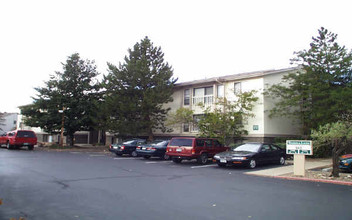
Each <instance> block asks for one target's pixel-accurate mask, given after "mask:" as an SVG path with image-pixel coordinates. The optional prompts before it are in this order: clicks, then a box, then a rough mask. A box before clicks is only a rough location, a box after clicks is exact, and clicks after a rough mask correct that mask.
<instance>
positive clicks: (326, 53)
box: [265, 28, 352, 135]
mask: <svg viewBox="0 0 352 220" xmlns="http://www.w3.org/2000/svg"><path fill="white" fill-rule="evenodd" d="M318 32H319V35H318V36H317V37H313V38H312V39H313V41H312V43H311V44H310V48H309V49H308V50H302V51H299V52H296V53H295V55H296V57H295V58H293V59H292V63H293V64H298V65H299V66H301V67H302V68H301V70H300V71H298V72H297V73H291V74H289V75H287V76H285V77H284V78H283V83H280V84H276V85H273V86H271V87H270V88H269V89H268V90H267V91H266V92H265V94H266V95H269V96H272V97H274V98H277V100H278V102H277V104H276V106H275V107H274V108H273V109H272V110H271V116H275V115H280V116H294V117H298V119H300V121H301V122H302V125H303V133H304V134H305V135H309V134H310V130H311V129H316V128H318V127H319V125H324V124H327V123H331V122H336V121H337V120H338V119H339V118H340V117H341V115H344V114H346V113H347V111H348V110H349V109H351V108H352V103H351V102H349V101H346V100H352V53H351V52H349V51H347V49H346V48H345V47H344V46H340V45H339V44H338V43H337V42H336V38H337V35H336V34H334V33H331V32H329V31H328V30H327V29H325V28H321V29H319V30H318Z"/></svg>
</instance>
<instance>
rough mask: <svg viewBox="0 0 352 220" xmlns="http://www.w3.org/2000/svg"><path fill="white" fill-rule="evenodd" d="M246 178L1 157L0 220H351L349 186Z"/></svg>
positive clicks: (161, 166) (0, 152)
mask: <svg viewBox="0 0 352 220" xmlns="http://www.w3.org/2000/svg"><path fill="white" fill-rule="evenodd" d="M276 167H277V166H263V167H258V169H257V170H256V171H261V170H265V169H268V168H270V169H271V168H273V169H275V168H276ZM247 172H248V169H245V168H234V167H229V168H220V167H218V166H217V165H216V164H212V163H209V164H207V165H205V166H201V165H198V164H197V163H196V162H195V161H189V162H188V161H186V162H183V163H181V164H174V163H173V162H171V161H163V160H160V159H157V158H152V159H150V160H145V159H143V158H131V157H116V156H115V155H112V154H105V153H98V152H43V151H28V150H10V151H9V150H6V149H0V199H1V200H2V204H1V205H0V219H1V220H3V219H4V220H5V219H6V220H9V219H10V218H15V219H19V218H20V217H23V218H25V219H26V220H31V219H38V220H42V219H50V220H52V219H54V220H55V219H60V220H62V219H65V220H66V219H68V220H71V219H88V220H90V219H94V220H95V219H203V220H204V219H205V220H208V219H295V220H296V219H334V218H336V213H338V217H339V219H351V218H352V211H351V209H350V207H349V205H348V204H349V203H350V201H351V196H352V187H351V186H342V185H334V184H325V183H315V182H303V181H288V180H285V179H276V178H265V177H261V176H257V175H246V173H247Z"/></svg>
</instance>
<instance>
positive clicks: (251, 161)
mask: <svg viewBox="0 0 352 220" xmlns="http://www.w3.org/2000/svg"><path fill="white" fill-rule="evenodd" d="M285 160H286V152H285V151H284V150H283V149H281V148H280V147H278V146H276V145H274V144H269V143H246V144H242V145H240V146H238V147H236V148H235V149H233V150H231V151H226V152H222V153H219V154H216V155H215V156H214V161H215V162H216V163H217V164H218V165H219V166H220V167H224V166H227V165H241V166H248V167H249V168H251V169H253V168H255V167H256V166H257V165H258V164H267V163H277V164H281V165H284V164H285Z"/></svg>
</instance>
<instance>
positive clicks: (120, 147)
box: [109, 139, 146, 157]
mask: <svg viewBox="0 0 352 220" xmlns="http://www.w3.org/2000/svg"><path fill="white" fill-rule="evenodd" d="M145 143H146V140H144V139H133V140H128V141H125V142H123V143H122V144H111V145H110V148H109V151H110V152H112V153H115V154H116V156H122V155H123V154H129V155H131V156H133V157H137V152H136V147H137V146H140V145H142V144H145Z"/></svg>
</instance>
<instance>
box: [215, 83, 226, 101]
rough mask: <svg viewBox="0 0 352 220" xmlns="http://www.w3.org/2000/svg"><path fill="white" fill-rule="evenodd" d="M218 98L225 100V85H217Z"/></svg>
mask: <svg viewBox="0 0 352 220" xmlns="http://www.w3.org/2000/svg"><path fill="white" fill-rule="evenodd" d="M216 88H217V91H216V93H217V97H218V98H224V85H217V87H216Z"/></svg>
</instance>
